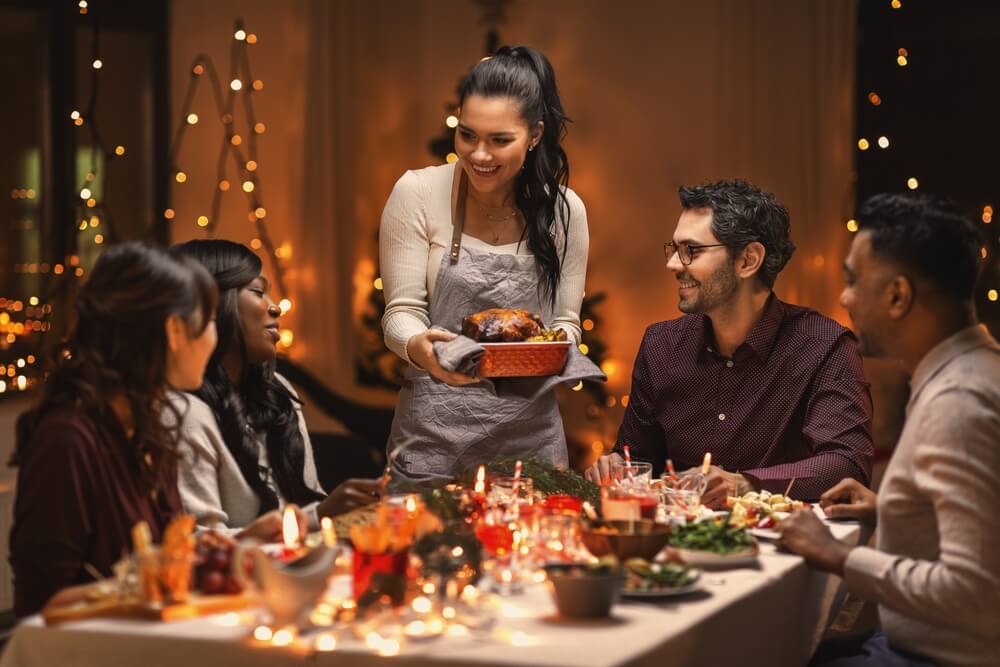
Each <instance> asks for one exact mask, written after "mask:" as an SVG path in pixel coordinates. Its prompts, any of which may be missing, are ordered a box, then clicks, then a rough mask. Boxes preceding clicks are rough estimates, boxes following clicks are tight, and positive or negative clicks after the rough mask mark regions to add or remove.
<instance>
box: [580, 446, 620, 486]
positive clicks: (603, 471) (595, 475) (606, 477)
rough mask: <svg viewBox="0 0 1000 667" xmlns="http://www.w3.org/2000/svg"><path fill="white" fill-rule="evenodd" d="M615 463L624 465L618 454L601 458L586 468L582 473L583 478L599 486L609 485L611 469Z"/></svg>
mask: <svg viewBox="0 0 1000 667" xmlns="http://www.w3.org/2000/svg"><path fill="white" fill-rule="evenodd" d="M615 463H619V464H624V463H625V459H623V458H622V457H621V456H619V455H618V454H608V455H607V456H602V457H601V458H599V459H597V460H596V461H594V465H592V466H590V467H589V468H587V470H586V472H584V477H586V478H587V479H589V480H590V481H591V482H594V483H595V484H600V485H601V486H604V485H605V484H609V483H611V468H612V467H613V466H614V464H615Z"/></svg>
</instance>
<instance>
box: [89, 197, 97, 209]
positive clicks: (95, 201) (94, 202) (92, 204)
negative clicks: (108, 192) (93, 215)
mask: <svg viewBox="0 0 1000 667" xmlns="http://www.w3.org/2000/svg"><path fill="white" fill-rule="evenodd" d="M95 206H97V200H96V199H94V198H93V197H91V198H90V199H88V200H87V207H88V208H94V207H95Z"/></svg>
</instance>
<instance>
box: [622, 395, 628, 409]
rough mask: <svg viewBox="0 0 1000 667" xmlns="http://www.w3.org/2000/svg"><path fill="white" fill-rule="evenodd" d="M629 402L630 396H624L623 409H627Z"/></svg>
mask: <svg viewBox="0 0 1000 667" xmlns="http://www.w3.org/2000/svg"><path fill="white" fill-rule="evenodd" d="M628 402H629V397H628V394H625V395H624V396H622V407H623V408H627V407H628Z"/></svg>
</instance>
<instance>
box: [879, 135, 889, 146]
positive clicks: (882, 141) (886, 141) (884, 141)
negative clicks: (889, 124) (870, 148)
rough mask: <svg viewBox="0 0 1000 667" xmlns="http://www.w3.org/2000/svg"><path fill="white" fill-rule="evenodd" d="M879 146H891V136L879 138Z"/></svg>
mask: <svg viewBox="0 0 1000 667" xmlns="http://www.w3.org/2000/svg"><path fill="white" fill-rule="evenodd" d="M878 147H879V148H888V147H889V137H884V136H883V137H879V138H878Z"/></svg>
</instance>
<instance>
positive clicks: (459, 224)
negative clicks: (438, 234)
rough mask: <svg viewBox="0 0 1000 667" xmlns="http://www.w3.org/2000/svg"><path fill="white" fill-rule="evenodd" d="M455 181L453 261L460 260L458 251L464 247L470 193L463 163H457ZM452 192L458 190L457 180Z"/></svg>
mask: <svg viewBox="0 0 1000 667" xmlns="http://www.w3.org/2000/svg"><path fill="white" fill-rule="evenodd" d="M455 181H457V183H458V188H457V195H458V196H457V198H456V199H453V200H452V202H451V204H452V206H451V226H452V229H453V231H452V234H451V249H450V251H449V252H450V255H451V263H452V264H455V263H457V262H458V251H459V249H460V248H461V247H462V230H463V229H464V228H465V202H466V199H468V195H469V177H468V175H467V174H466V173H465V169H462V165H460V164H456V165H455ZM451 190H452V192H456V188H455V182H452V186H451Z"/></svg>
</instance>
